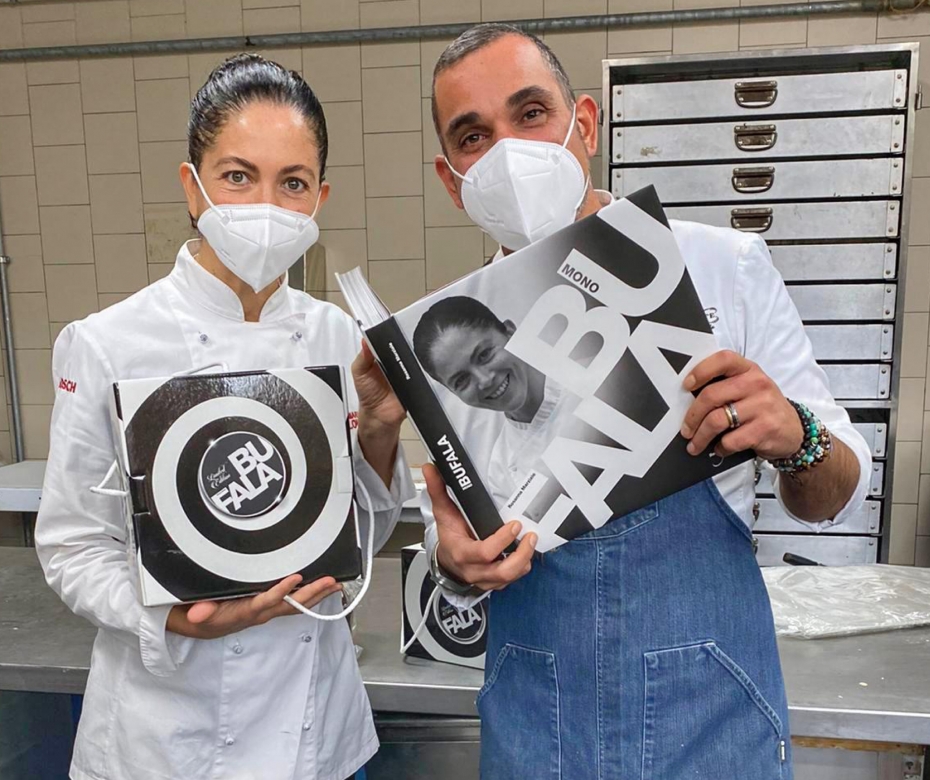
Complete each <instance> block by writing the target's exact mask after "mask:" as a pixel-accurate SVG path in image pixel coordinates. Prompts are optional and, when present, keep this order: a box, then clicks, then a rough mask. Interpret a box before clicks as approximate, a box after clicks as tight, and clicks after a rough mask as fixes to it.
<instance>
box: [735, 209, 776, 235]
mask: <svg viewBox="0 0 930 780" xmlns="http://www.w3.org/2000/svg"><path fill="white" fill-rule="evenodd" d="M730 225H731V226H733V227H734V228H736V229H737V230H742V231H744V232H746V233H764V232H765V231H766V230H768V229H769V228H770V227H772V209H733V210H732V211H730Z"/></svg>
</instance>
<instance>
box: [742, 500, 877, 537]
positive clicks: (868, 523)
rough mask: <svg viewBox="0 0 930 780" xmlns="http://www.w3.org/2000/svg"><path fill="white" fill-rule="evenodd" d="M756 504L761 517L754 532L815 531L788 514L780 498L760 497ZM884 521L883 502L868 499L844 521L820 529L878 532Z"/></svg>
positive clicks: (795, 532) (855, 532) (837, 531)
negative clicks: (780, 502) (782, 506)
mask: <svg viewBox="0 0 930 780" xmlns="http://www.w3.org/2000/svg"><path fill="white" fill-rule="evenodd" d="M756 505H757V507H758V511H759V517H758V519H757V520H756V524H755V525H754V526H753V529H752V530H753V532H754V533H755V532H759V533H789V534H805V533H815V529H814V527H813V526H806V525H805V524H804V523H799V522H798V521H797V520H794V519H792V518H791V517H789V516H788V514H787V513H786V512H785V510H784V509H782V508H781V504H779V503H778V499H775V498H758V499H756ZM881 523H882V502H881V501H874V500H866V501H864V502H863V504H862V506H861V507H859V508H858V509H857V510H856V511H855V512H853V513H852V515H850V516H849V517H847V518H846V519H845V520H844V521H843V522H842V523H840V524H839V525H835V526H828V527H826V528H824V529H823V530H821V531H820V533H825V534H877V533H878V532H879V530H880V529H881Z"/></svg>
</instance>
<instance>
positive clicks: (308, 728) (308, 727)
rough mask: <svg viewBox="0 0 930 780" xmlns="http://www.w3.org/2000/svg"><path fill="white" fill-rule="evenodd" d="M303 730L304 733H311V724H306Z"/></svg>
mask: <svg viewBox="0 0 930 780" xmlns="http://www.w3.org/2000/svg"><path fill="white" fill-rule="evenodd" d="M303 729H304V731H310V724H309V723H304V726H303Z"/></svg>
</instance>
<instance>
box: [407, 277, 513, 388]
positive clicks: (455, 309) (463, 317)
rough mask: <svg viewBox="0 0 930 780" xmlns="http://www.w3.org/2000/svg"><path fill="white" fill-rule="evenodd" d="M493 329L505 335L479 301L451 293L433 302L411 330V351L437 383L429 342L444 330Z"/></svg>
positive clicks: (493, 315) (438, 379)
mask: <svg viewBox="0 0 930 780" xmlns="http://www.w3.org/2000/svg"><path fill="white" fill-rule="evenodd" d="M452 329H463V330H464V329H470V330H496V331H498V332H499V333H503V334H505V335H506V334H507V326H506V325H505V324H504V323H503V322H501V321H500V319H499V318H498V317H497V316H496V315H495V314H494V312H492V311H491V310H490V309H489V308H488V307H487V306H485V305H484V304H483V303H482V302H481V301H479V300H476V299H475V298H469V297H467V296H464V295H453V296H450V297H449V298H443V299H442V300H440V301H437V302H436V303H434V304H433V305H432V306H430V307H429V309H428V310H427V311H426V314H424V315H423V316H422V317H420V321H419V322H418V323H417V326H416V328H414V331H413V352H414V354H415V355H416V356H417V360H419V361H420V363H421V364H422V366H423V368H425V369H426V371H427V373H428V374H429V375H430V376H431V377H433V379H435V380H436V381H437V382H441V381H442V380H441V379H440V378H439V372H438V371H437V370H436V363H435V361H434V360H433V345H435V343H436V341H438V339H439V337H440V336H442V334H443V333H445V332H446V331H447V330H452Z"/></svg>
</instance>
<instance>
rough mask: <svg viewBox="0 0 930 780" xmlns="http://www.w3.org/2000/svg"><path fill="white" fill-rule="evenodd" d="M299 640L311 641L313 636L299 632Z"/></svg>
mask: <svg viewBox="0 0 930 780" xmlns="http://www.w3.org/2000/svg"><path fill="white" fill-rule="evenodd" d="M300 641H301V642H312V641H313V637H312V636H310V634H301V635H300Z"/></svg>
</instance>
